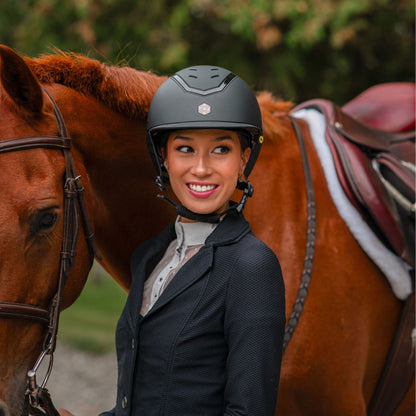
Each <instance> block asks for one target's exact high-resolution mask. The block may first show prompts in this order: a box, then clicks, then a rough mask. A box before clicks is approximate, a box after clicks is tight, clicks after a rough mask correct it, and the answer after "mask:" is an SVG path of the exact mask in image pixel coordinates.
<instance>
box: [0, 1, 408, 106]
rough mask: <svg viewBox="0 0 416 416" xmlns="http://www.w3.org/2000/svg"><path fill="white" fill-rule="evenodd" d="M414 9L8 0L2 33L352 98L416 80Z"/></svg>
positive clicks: (308, 93) (396, 5)
mask: <svg viewBox="0 0 416 416" xmlns="http://www.w3.org/2000/svg"><path fill="white" fill-rule="evenodd" d="M414 16H415V11H414V2H412V1H411V0H152V1H144V0H123V1H118V0H72V1H70V2H62V1H61V0H2V2H1V3H0V42H1V43H4V44H6V45H9V46H11V47H13V48H15V49H16V50H18V51H19V52H21V53H23V54H26V55H30V56H37V55H39V54H42V53H51V52H53V48H54V47H57V48H59V49H62V50H64V51H68V50H71V51H74V52H79V53H83V54H87V55H89V56H91V57H93V58H98V59H100V60H101V61H104V62H107V63H115V64H128V65H130V66H133V67H135V68H138V69H145V70H148V69H151V70H153V71H156V72H157V73H163V74H169V73H172V72H174V71H176V70H177V69H180V68H182V67H184V66H187V65H193V64H202V63H212V64H216V65H220V66H224V67H227V68H229V69H231V70H233V71H235V72H236V73H238V74H239V75H241V76H242V77H243V78H244V79H246V80H247V81H248V82H249V83H250V84H251V85H252V86H253V87H254V88H256V89H267V90H270V91H272V92H273V93H274V94H275V95H278V96H281V97H282V98H284V99H288V100H294V101H297V102H299V101H302V100H306V99H309V98H314V97H324V98H329V99H332V100H334V101H336V102H338V103H340V104H342V103H344V102H345V101H347V100H349V99H351V98H352V97H354V96H355V95H356V94H358V93H359V92H361V91H362V90H364V89H366V88H368V87H369V86H371V85H374V84H377V83H380V82H390V81H414V30H415V27H414V26H415V25H414V23H415V17H414Z"/></svg>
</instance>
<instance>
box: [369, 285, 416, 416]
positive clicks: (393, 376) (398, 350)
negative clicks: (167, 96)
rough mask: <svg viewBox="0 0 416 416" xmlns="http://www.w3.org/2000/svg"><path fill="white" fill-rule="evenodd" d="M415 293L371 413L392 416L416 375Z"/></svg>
mask: <svg viewBox="0 0 416 416" xmlns="http://www.w3.org/2000/svg"><path fill="white" fill-rule="evenodd" d="M414 325H415V293H414V292H413V293H412V294H411V295H410V296H409V297H408V298H407V299H406V301H405V303H404V306H403V310H402V314H401V317H400V322H399V326H398V328H397V331H396V335H395V338H394V340H393V343H392V345H391V347H390V351H389V354H388V357H387V361H386V363H385V365H384V369H383V372H382V374H381V377H380V379H379V381H378V384H377V387H376V389H375V391H374V393H373V397H372V398H371V401H370V404H369V406H368V409H367V415H368V416H390V415H392V414H394V412H395V410H396V409H397V407H398V406H399V405H400V403H401V402H402V400H403V399H404V397H405V396H406V394H407V392H408V391H409V388H410V386H411V385H412V383H413V380H414V378H415V350H414V339H413V336H412V335H413V331H414Z"/></svg>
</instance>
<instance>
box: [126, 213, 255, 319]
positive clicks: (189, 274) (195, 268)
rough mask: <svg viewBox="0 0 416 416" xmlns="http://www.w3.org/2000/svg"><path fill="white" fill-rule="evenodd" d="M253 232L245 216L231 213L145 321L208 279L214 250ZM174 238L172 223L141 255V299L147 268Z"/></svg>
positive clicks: (184, 267)
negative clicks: (189, 289)
mask: <svg viewBox="0 0 416 416" xmlns="http://www.w3.org/2000/svg"><path fill="white" fill-rule="evenodd" d="M250 231H251V229H250V225H249V224H248V222H247V221H246V220H245V219H244V216H243V215H242V214H239V213H237V212H234V211H232V212H230V213H229V214H228V215H227V216H226V217H225V218H224V219H223V220H222V221H221V223H220V224H219V225H218V227H217V228H216V229H215V230H214V231H213V232H212V233H211V234H210V236H209V237H208V238H207V240H206V242H205V245H204V246H203V247H202V248H201V250H200V251H199V252H198V253H197V254H195V256H194V257H192V258H191V259H190V260H188V261H187V262H186V263H185V264H184V265H183V266H182V268H181V269H180V270H179V271H178V273H177V275H176V276H175V277H174V278H173V279H172V281H171V282H170V283H169V285H168V286H167V287H166V289H165V290H164V291H163V293H162V295H161V296H160V298H159V299H158V300H157V302H156V303H155V304H154V305H153V307H152V308H151V309H150V311H149V312H148V313H147V314H146V316H145V319H148V318H149V317H150V316H151V315H153V314H154V313H155V312H157V311H158V310H159V309H161V308H163V307H164V306H165V305H166V304H167V303H168V302H170V301H171V300H172V299H173V298H175V297H176V296H178V295H179V294H180V293H181V292H183V291H184V290H186V289H187V288H188V287H189V286H191V285H192V284H194V283H195V282H196V281H198V280H199V279H200V278H201V277H202V276H204V275H205V273H206V272H207V271H208V270H209V268H210V267H211V266H212V263H213V258H214V247H217V246H222V245H227V244H231V243H234V242H237V241H239V240H240V239H241V238H243V237H244V236H245V235H246V234H247V233H249V232H250ZM175 237H176V234H175V224H174V223H173V224H171V225H170V226H169V227H168V228H167V229H165V230H164V231H163V232H162V233H161V234H160V235H159V236H158V237H156V238H155V239H152V240H150V242H151V244H150V245H149V246H147V250H146V252H143V251H142V253H143V257H142V263H141V267H140V268H139V269H138V270H137V271H138V274H139V275H140V276H141V279H142V280H141V281H140V282H137V283H138V284H139V288H138V290H137V292H136V293H137V296H138V297H139V299H141V298H142V297H143V285H144V279H145V278H146V277H147V276H148V274H149V272H150V271H151V270H146V269H147V266H148V265H149V263H154V261H152V259H160V258H161V256H162V255H163V253H164V251H165V250H166V248H167V246H168V245H169V243H170V242H171V241H172V240H173V239H174V238H175ZM137 254H139V253H137ZM151 266H152V268H153V267H155V266H156V264H151ZM138 303H139V308H138V309H139V310H140V307H141V301H140V302H138ZM133 322H134V321H133Z"/></svg>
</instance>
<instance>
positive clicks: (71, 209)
mask: <svg viewBox="0 0 416 416" xmlns="http://www.w3.org/2000/svg"><path fill="white" fill-rule="evenodd" d="M44 91H45V92H46V94H47V95H48V96H49V98H50V100H51V102H52V104H53V107H54V113H55V118H56V121H57V124H58V136H35V137H22V138H16V139H10V140H4V141H0V153H7V152H15V151H20V150H28V149H35V148H46V149H55V150H61V151H62V153H63V156H64V158H65V178H64V229H63V238H62V250H61V255H60V266H59V276H58V289H57V291H56V293H55V295H54V296H53V298H52V300H51V302H50V304H49V306H48V308H47V309H43V308H40V307H38V306H34V305H28V304H21V303H15V302H0V318H1V317H5V318H19V319H22V320H33V321H37V322H40V323H42V324H44V325H46V326H47V334H46V336H45V340H44V342H43V347H42V352H41V354H40V356H39V358H38V359H37V361H36V363H35V365H34V367H33V369H32V370H30V371H29V372H28V383H27V389H26V393H25V407H26V409H25V411H26V410H27V412H28V413H29V412H30V411H34V412H35V414H39V411H40V412H41V414H58V413H57V412H56V410H55V408H54V407H53V405H52V402H51V401H50V397H49V393H48V391H47V390H46V388H45V386H46V383H47V381H48V379H49V376H50V373H51V371H52V365H53V353H54V351H55V348H56V338H57V332H58V322H59V312H60V309H61V303H62V293H63V289H64V287H65V283H66V280H67V278H68V275H69V271H70V269H71V267H72V266H73V265H74V261H75V256H76V252H75V249H76V245H77V240H78V234H79V229H80V222H79V217H80V214H79V212H78V209H79V210H80V212H81V220H82V225H83V228H84V233H85V238H86V240H87V243H88V249H89V253H90V259H91V265H92V262H93V260H94V256H95V255H96V253H97V251H96V247H95V244H94V233H93V230H92V226H91V221H90V219H89V216H88V212H87V206H86V203H85V197H84V188H83V186H82V183H81V177H80V176H79V175H78V173H77V170H76V167H75V163H74V159H73V157H72V154H71V139H70V138H69V137H68V133H67V129H66V126H65V122H64V119H63V117H62V114H61V112H60V110H59V108H58V106H57V104H56V102H55V101H54V99H53V98H52V96H51V95H50V94H49V93H48V91H46V90H44ZM77 202H78V204H77ZM46 357H48V358H49V366H48V369H47V371H46V375H45V377H44V380H43V382H42V383H41V385H40V387H39V386H38V385H37V382H36V372H37V370H38V368H39V366H40V365H41V363H42V361H43V360H44V359H45V358H46Z"/></svg>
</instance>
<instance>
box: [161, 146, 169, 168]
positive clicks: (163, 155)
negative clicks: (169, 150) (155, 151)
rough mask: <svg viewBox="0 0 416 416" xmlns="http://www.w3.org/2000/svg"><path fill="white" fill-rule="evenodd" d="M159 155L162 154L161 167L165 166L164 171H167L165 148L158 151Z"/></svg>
mask: <svg viewBox="0 0 416 416" xmlns="http://www.w3.org/2000/svg"><path fill="white" fill-rule="evenodd" d="M160 153H161V154H162V159H163V165H164V166H165V169H166V170H168V159H167V157H166V147H162V148H161V149H160Z"/></svg>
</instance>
